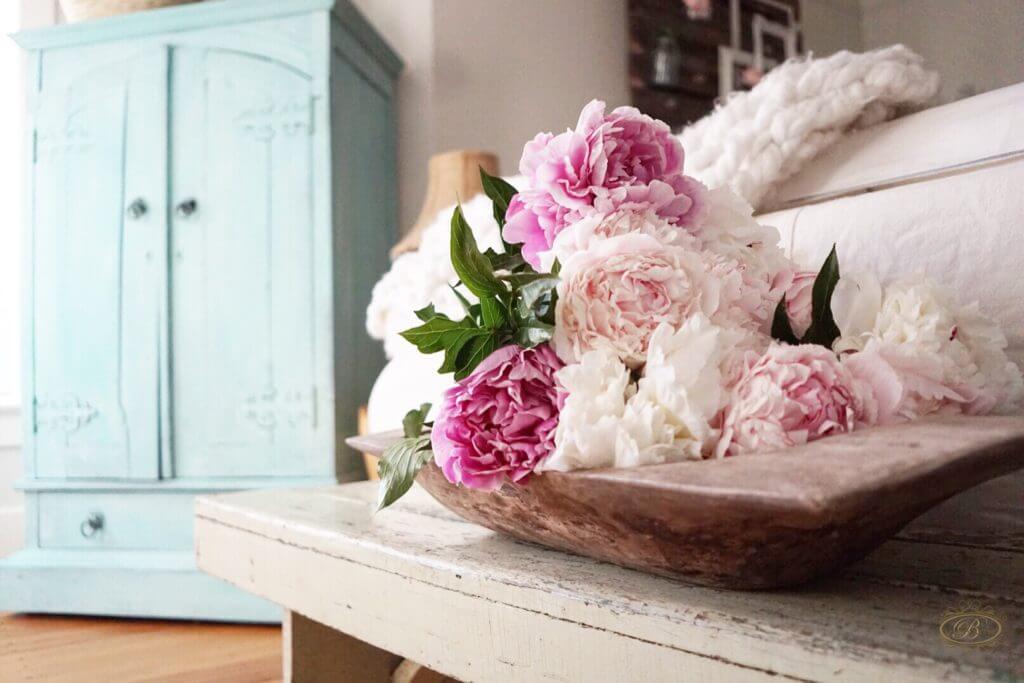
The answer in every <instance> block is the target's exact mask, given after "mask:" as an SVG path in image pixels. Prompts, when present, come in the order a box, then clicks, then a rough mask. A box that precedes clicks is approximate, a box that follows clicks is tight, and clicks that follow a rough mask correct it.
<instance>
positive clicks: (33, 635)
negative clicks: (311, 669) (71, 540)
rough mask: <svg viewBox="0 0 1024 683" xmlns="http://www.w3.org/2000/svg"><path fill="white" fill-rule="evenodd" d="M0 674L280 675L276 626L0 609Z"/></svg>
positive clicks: (241, 679) (195, 682)
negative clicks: (59, 615) (30, 612)
mask: <svg viewBox="0 0 1024 683" xmlns="http://www.w3.org/2000/svg"><path fill="white" fill-rule="evenodd" d="M0 680H4V681H8V680H11V681H47V682H49V681H54V682H61V681H75V683H78V682H80V681H82V682H89V681H109V682H110V683H120V682H125V683H127V682H131V681H147V682H149V681H160V682H162V683H178V682H182V683H184V682H185V681H188V682H189V683H203V682H206V681H209V682H211V683H212V682H214V681H231V682H233V683H236V682H237V683H262V682H266V681H280V680H281V629H280V628H279V627H276V626H250V625H233V624H204V623H196V622H181V621H154V620H134V619H104V618H88V617H55V616H29V615H20V614H17V615H16V614H0Z"/></svg>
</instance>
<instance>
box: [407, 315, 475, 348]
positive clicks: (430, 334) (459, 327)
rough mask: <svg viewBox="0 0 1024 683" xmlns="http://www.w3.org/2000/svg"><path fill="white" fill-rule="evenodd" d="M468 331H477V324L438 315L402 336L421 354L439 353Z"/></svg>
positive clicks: (468, 320)
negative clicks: (459, 335) (456, 337)
mask: <svg viewBox="0 0 1024 683" xmlns="http://www.w3.org/2000/svg"><path fill="white" fill-rule="evenodd" d="M466 329H476V323H475V322H473V320H471V319H470V318H463V319H462V320H459V321H455V320H450V319H449V318H446V317H444V316H441V315H438V316H435V317H433V318H431V319H430V320H428V321H426V322H425V323H423V324H422V325H420V326H418V327H413V328H410V329H408V330H405V331H404V332H402V333H401V335H402V338H403V339H405V340H406V341H408V342H409V343H411V344H412V345H413V346H415V347H416V348H417V349H419V350H420V353H437V352H438V351H441V350H443V349H445V348H446V347H447V346H448V344H449V343H450V341H451V340H452V339H453V338H454V337H455V336H456V335H458V334H460V333H461V332H462V331H464V330H466Z"/></svg>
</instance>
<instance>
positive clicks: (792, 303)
mask: <svg viewBox="0 0 1024 683" xmlns="http://www.w3.org/2000/svg"><path fill="white" fill-rule="evenodd" d="M817 278H818V274H817V273H814V272H811V271H809V270H804V271H801V272H798V273H796V274H795V275H793V281H792V283H790V285H789V287H788V288H787V289H786V313H788V314H789V324H790V326H791V327H792V328H793V332H794V333H795V334H796V336H797V338H800V337H803V336H804V335H805V334H806V333H807V329H808V328H809V327H810V326H811V299H812V295H813V290H814V281H815V280H816V279H817Z"/></svg>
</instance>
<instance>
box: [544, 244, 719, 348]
mask: <svg viewBox="0 0 1024 683" xmlns="http://www.w3.org/2000/svg"><path fill="white" fill-rule="evenodd" d="M560 275H561V282H560V283H559V284H558V304H557V306H556V308H555V334H554V339H553V344H554V347H555V350H556V351H557V352H558V356H559V357H560V358H561V359H562V360H563V361H565V362H566V363H575V362H578V361H579V360H580V359H581V358H582V357H583V355H584V354H585V353H587V352H588V351H592V350H596V349H606V350H609V351H611V352H613V353H614V354H615V355H616V356H618V358H619V359H620V360H621V361H622V362H623V363H625V364H626V365H627V366H629V367H630V368H639V367H640V366H642V365H643V363H644V360H645V359H646V356H647V346H648V343H649V341H650V338H651V335H652V334H653V333H654V330H655V329H656V328H657V327H658V325H660V324H662V323H668V325H669V327H670V328H671V329H676V328H678V327H679V326H680V325H682V324H683V322H685V321H686V319H687V318H688V317H689V316H691V315H693V314H694V313H697V312H704V313H706V314H708V315H709V316H710V315H711V314H712V313H713V312H714V309H715V308H716V307H717V304H718V286H717V280H715V279H713V278H710V279H709V278H708V273H707V270H706V267H705V264H704V261H703V260H702V259H701V257H700V255H699V254H698V253H697V252H693V251H688V250H686V249H683V248H680V247H672V246H666V245H664V244H663V243H662V242H660V241H659V240H658V239H656V238H655V237H652V236H650V235H645V234H640V233H633V234H625V235H620V236H617V237H610V238H608V239H602V240H597V241H595V242H594V243H593V244H592V245H591V247H590V248H589V249H587V250H586V251H582V252H577V253H576V254H574V255H573V256H572V257H570V258H569V259H568V260H567V261H566V262H565V264H564V265H563V267H562V271H561V274H560Z"/></svg>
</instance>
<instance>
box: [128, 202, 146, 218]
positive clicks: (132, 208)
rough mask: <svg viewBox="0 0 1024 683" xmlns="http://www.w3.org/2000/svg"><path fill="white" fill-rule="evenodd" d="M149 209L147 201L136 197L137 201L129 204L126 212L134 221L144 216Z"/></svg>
mask: <svg viewBox="0 0 1024 683" xmlns="http://www.w3.org/2000/svg"><path fill="white" fill-rule="evenodd" d="M148 210H149V207H148V206H146V202H144V201H143V200H142V199H136V200H135V201H133V202H132V203H131V204H129V205H128V208H127V209H125V210H124V212H125V213H126V214H128V218H131V219H132V220H133V221H137V220H139V219H140V218H142V217H143V216H145V215H146V211H148Z"/></svg>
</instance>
